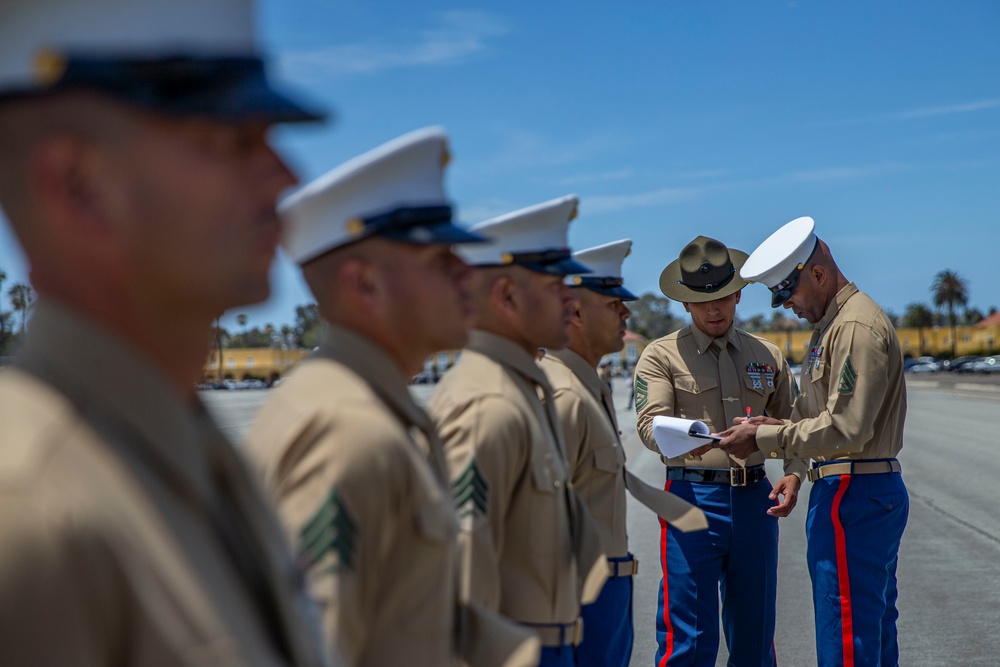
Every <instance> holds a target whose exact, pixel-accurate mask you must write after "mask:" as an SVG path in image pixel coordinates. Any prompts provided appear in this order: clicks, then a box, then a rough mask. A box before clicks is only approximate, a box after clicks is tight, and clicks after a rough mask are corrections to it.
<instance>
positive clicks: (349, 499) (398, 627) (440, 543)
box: [246, 326, 457, 667]
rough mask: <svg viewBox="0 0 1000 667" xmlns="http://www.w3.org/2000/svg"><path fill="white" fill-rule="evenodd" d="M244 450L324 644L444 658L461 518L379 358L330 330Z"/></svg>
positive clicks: (397, 657)
mask: <svg viewBox="0 0 1000 667" xmlns="http://www.w3.org/2000/svg"><path fill="white" fill-rule="evenodd" d="M246 448H247V453H248V455H249V456H250V457H251V459H252V460H253V461H254V462H255V464H256V466H257V467H258V470H259V471H260V473H261V474H262V475H263V479H264V483H265V485H266V487H267V489H268V490H269V491H270V492H271V494H272V495H273V497H274V499H275V500H276V502H277V503H278V507H279V514H280V516H281V519H282V522H283V523H284V525H285V527H286V529H287V531H288V535H289V536H290V538H291V539H292V541H293V544H294V545H295V546H296V549H297V552H298V554H299V562H300V564H301V566H302V567H303V568H304V569H305V572H306V576H307V579H308V583H309V588H310V591H311V592H312V594H313V595H315V596H316V597H317V598H318V600H319V603H320V605H321V607H322V613H323V625H324V629H325V632H326V637H327V641H328V643H330V644H331V645H334V646H336V647H337V648H338V649H339V651H340V653H341V654H342V655H343V656H344V657H345V658H346V659H347V661H348V662H349V663H350V664H352V665H359V666H366V665H374V666H383V665H400V664H407V665H415V666H421V665H426V666H427V667H431V666H432V665H434V666H436V665H448V664H452V661H453V660H454V655H455V646H454V644H455V637H454V630H455V627H456V624H455V616H454V614H455V603H456V600H457V592H456V585H457V582H456V567H457V565H456V563H455V562H454V558H455V549H456V547H455V538H456V534H457V518H456V515H455V510H454V505H453V504H452V500H451V496H450V494H449V493H448V490H447V487H446V485H445V461H444V455H443V452H442V451H441V449H440V443H439V442H438V441H437V439H436V437H434V432H433V426H432V424H431V422H430V419H429V418H428V416H427V415H426V413H425V412H424V411H423V410H421V409H420V408H419V407H418V406H417V405H416V403H414V401H413V399H412V398H411V397H410V394H409V391H408V388H407V379H406V378H405V377H404V376H403V374H402V372H401V371H400V369H399V367H398V365H397V364H396V363H395V362H394V361H393V360H392V359H391V358H390V357H389V356H388V354H386V353H385V352H384V351H383V350H382V349H381V348H379V347H377V346H376V345H375V344H373V343H371V342H369V341H368V340H367V339H365V338H363V337H361V336H360V335H358V334H356V333H353V332H351V331H349V330H347V329H343V328H338V327H332V326H331V327H330V328H329V331H328V333H327V335H326V337H325V339H324V341H323V343H322V344H321V346H320V348H319V350H318V351H317V352H316V353H315V354H313V355H312V356H311V357H309V359H307V360H306V361H304V362H302V363H301V364H300V365H299V366H298V367H297V368H296V369H295V370H294V371H293V372H292V373H291V374H290V375H289V377H288V379H287V380H285V381H284V382H283V383H282V384H281V385H280V386H279V387H278V388H277V389H275V390H274V391H273V395H272V396H271V397H270V398H269V399H268V401H267V403H265V405H264V406H263V408H261V411H260V413H259V414H258V416H257V419H256V421H255V422H254V424H253V426H252V427H251V428H250V430H249V432H248V434H247V441H246Z"/></svg>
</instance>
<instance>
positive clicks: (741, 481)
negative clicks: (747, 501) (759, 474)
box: [729, 468, 747, 486]
mask: <svg viewBox="0 0 1000 667" xmlns="http://www.w3.org/2000/svg"><path fill="white" fill-rule="evenodd" d="M737 473H739V474H737ZM746 485H747V469H746V468H730V469H729V486H746Z"/></svg>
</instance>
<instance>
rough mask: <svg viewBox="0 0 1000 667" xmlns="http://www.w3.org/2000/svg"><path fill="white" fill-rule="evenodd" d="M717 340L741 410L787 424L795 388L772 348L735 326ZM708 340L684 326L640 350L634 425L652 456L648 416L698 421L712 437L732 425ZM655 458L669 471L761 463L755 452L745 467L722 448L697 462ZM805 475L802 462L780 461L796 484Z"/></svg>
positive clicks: (653, 447)
mask: <svg viewBox="0 0 1000 667" xmlns="http://www.w3.org/2000/svg"><path fill="white" fill-rule="evenodd" d="M722 338H724V339H725V341H726V342H728V343H729V346H730V347H729V349H730V353H729V354H730V356H731V358H732V360H733V363H734V364H735V366H736V372H737V376H738V379H739V380H741V386H740V395H739V397H738V398H739V403H738V407H740V408H741V410H740V411H741V412H742V411H743V409H745V408H746V407H749V408H750V412H751V415H762V414H767V415H768V416H771V417H774V418H776V419H787V418H788V417H789V416H790V415H791V413H792V400H793V394H794V388H793V386H794V385H793V381H792V376H791V373H790V371H789V370H788V363H787V362H786V361H785V358H784V356H783V355H782V354H781V351H780V350H778V348H777V346H775V345H774V344H773V343H770V342H768V341H766V340H762V339H760V338H757V337H756V336H752V335H750V334H748V333H746V332H744V331H740V330H739V329H737V328H735V327H730V328H729V330H728V331H726V333H725V335H724V336H723V337H722ZM713 340H715V339H713V338H711V337H709V336H708V335H707V334H705V333H704V332H703V331H701V330H700V329H698V328H697V327H696V326H693V325H688V326H686V327H684V328H683V329H680V330H679V331H676V332H674V333H672V334H668V335H667V336H664V337H663V338H660V339H658V340H656V341H653V342H652V343H650V344H649V345H648V346H646V349H645V350H643V352H642V356H641V357H640V358H639V362H638V363H637V364H636V367H635V388H636V395H635V407H636V415H637V421H636V425H637V427H638V431H639V437H640V438H641V439H642V442H643V444H644V445H646V447H647V448H649V449H651V450H652V451H654V452H659V449H658V448H657V446H656V440H655V439H654V438H653V417H655V416H657V415H666V416H670V417H680V418H683V419H696V420H699V421H703V422H705V424H706V425H707V426H708V428H709V430H710V432H712V433H720V432H722V431H724V430H726V429H727V428H729V426H731V424H728V423H727V420H726V416H725V407H724V405H723V392H722V390H721V386H722V381H721V378H720V371H719V356H718V352H717V350H716V348H714V347H713V345H712V342H713ZM720 342H721V341H720ZM732 398H737V397H732ZM660 458H661V459H662V460H663V462H664V463H665V464H666V465H668V466H695V467H701V468H730V467H750V466H754V465H759V464H762V463H763V462H764V455H763V454H761V453H759V452H754V453H753V454H752V455H751V456H750V458H748V459H747V460H746V461H745V462H744V461H741V460H739V459H734V458H732V457H730V456H729V455H727V454H726V453H725V452H724V451H722V450H721V449H712V450H710V451H709V452H708V453H707V454H705V455H703V456H701V457H692V456H680V457H677V458H673V459H666V458H664V457H662V456H661V457H660ZM806 470H807V466H806V463H805V462H804V461H801V460H797V459H788V460H786V462H785V474H795V475H796V476H798V477H799V479H800V480H802V479H803V478H804V477H805V473H806Z"/></svg>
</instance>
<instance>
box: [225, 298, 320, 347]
mask: <svg viewBox="0 0 1000 667" xmlns="http://www.w3.org/2000/svg"><path fill="white" fill-rule="evenodd" d="M248 323H249V318H248V317H247V315H246V314H244V313H240V314H238V315H237V316H236V324H237V326H239V330H238V331H235V332H231V331H229V330H228V329H226V328H225V327H222V326H221V325H220V324H219V322H218V321H216V325H215V329H214V331H213V338H214V340H215V346H216V347H219V348H222V349H225V348H240V347H272V348H285V349H296V348H303V349H307V350H308V349H312V348H314V347H316V346H317V345H319V341H320V338H321V337H322V335H323V322H322V320H320V318H319V313H318V312H317V311H316V304H315V303H309V304H304V305H301V306H296V308H295V323H294V324H291V325H289V324H284V325H282V326H280V327H276V326H274V325H273V324H270V323H268V324H265V325H263V326H254V327H250V328H248V327H247V324H248Z"/></svg>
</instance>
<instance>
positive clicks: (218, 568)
mask: <svg viewBox="0 0 1000 667" xmlns="http://www.w3.org/2000/svg"><path fill="white" fill-rule="evenodd" d="M251 14H252V7H251V4H250V3H249V2H240V1H234V0H172V1H171V2H158V1H152V0H144V1H138V0H133V1H125V0H90V1H88V2H79V1H78V0H61V1H56V0H37V1H35V2H14V1H12V0H3V1H2V2H0V202H2V204H3V207H4V211H5V213H6V215H7V217H8V218H9V220H10V222H11V225H12V227H13V230H14V233H15V235H16V236H17V238H18V239H19V241H20V243H21V245H22V247H23V249H24V252H25V254H26V255H27V258H28V261H29V262H30V264H31V277H32V281H33V283H34V286H35V288H36V289H37V290H38V292H39V294H40V295H41V299H40V301H39V304H38V306H37V309H36V311H35V316H34V318H33V320H32V322H31V327H30V333H29V336H28V340H27V343H26V345H25V346H24V348H23V350H22V351H21V354H20V355H19V356H18V358H17V360H16V362H15V364H14V367H13V368H11V369H10V370H7V371H5V372H4V373H3V376H2V378H0V443H2V448H3V449H2V456H0V619H2V621H0V664H3V665H18V666H22V667H23V666H25V665H93V666H101V665H138V666H159V665H163V666H166V665H208V664H212V665H260V666H265V665H267V666H273V665H319V664H321V663H322V660H321V657H320V655H321V652H320V648H319V640H318V636H317V635H316V633H315V632H314V631H313V624H312V623H311V622H310V617H309V615H308V614H307V612H306V604H305V598H304V596H302V595H300V592H301V591H300V585H299V580H298V577H297V575H296V569H295V567H294V564H293V561H292V559H291V557H290V552H289V551H288V550H287V549H286V548H284V547H285V542H284V540H283V537H282V533H281V529H280V527H279V525H278V523H277V521H276V520H275V517H274V516H273V515H272V513H271V511H270V509H269V508H268V506H267V505H266V503H265V502H264V500H263V498H262V496H261V495H259V494H258V492H257V488H256V487H255V485H254V484H253V483H252V482H251V478H250V476H249V475H248V474H247V471H246V470H245V469H244V467H243V465H242V464H241V462H240V460H239V459H238V458H237V456H236V455H235V453H234V451H233V449H232V447H231V446H230V443H229V442H227V441H226V438H225V437H224V436H223V435H222V434H221V433H220V432H219V430H218V429H217V428H216V427H215V425H214V424H213V423H212V421H211V420H210V419H209V417H208V416H207V414H206V413H205V410H204V409H203V407H202V405H201V404H200V403H199V401H198V399H197V398H196V396H195V391H194V383H195V382H196V381H197V380H198V379H199V378H200V376H201V370H202V366H203V364H204V361H205V353H206V350H207V347H208V338H209V335H208V331H209V328H210V325H211V323H212V320H213V319H214V318H215V317H217V316H218V315H219V314H220V313H221V312H223V311H224V310H226V309H227V308H230V307H234V306H237V305H240V304H247V303H254V302H257V301H261V300H263V299H265V298H266V297H267V295H268V291H269V287H268V268H269V266H270V264H271V261H272V259H273V257H274V251H275V247H276V244H277V241H278V236H279V222H278V217H277V214H276V212H275V201H276V199H277V197H278V194H279V193H280V192H281V191H282V190H284V189H285V188H287V187H289V186H291V185H293V184H294V182H295V178H294V177H293V175H292V174H291V173H290V172H289V170H288V168H287V167H286V166H285V164H284V163H283V162H282V161H281V159H280V158H279V157H278V156H277V155H275V153H274V152H273V151H272V150H271V147H270V146H269V144H268V142H267V139H266V133H267V130H268V128H269V127H270V126H271V125H272V124H274V123H277V122H286V121H306V120H314V119H316V118H317V116H316V115H315V114H313V113H311V112H309V111H307V110H305V109H303V108H302V107H300V106H298V105H297V104H295V103H294V102H292V101H290V100H288V99H287V98H285V97H283V96H281V95H279V94H278V93H277V92H275V91H274V90H273V89H272V88H271V86H270V84H269V83H268V81H267V79H266V77H265V73H264V66H263V63H262V61H261V59H260V57H259V55H258V54H257V52H256V50H255V47H254V37H253V31H252V17H251Z"/></svg>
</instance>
